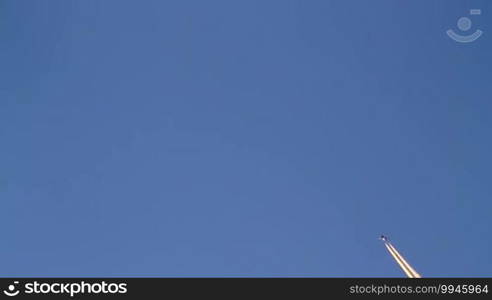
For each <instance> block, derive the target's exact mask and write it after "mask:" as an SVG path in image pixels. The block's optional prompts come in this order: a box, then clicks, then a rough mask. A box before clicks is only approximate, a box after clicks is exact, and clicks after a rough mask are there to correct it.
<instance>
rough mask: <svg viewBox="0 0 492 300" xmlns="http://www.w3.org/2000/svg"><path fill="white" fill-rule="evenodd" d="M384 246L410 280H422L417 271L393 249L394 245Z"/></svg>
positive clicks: (386, 244)
mask: <svg viewBox="0 0 492 300" xmlns="http://www.w3.org/2000/svg"><path fill="white" fill-rule="evenodd" d="M384 245H385V246H386V249H388V251H389V252H390V254H391V256H393V258H394V259H395V260H396V262H397V263H398V265H399V266H400V268H401V269H402V270H403V272H405V274H406V275H407V276H408V277H409V278H421V277H422V276H420V274H419V273H417V271H415V270H414V269H413V268H412V266H410V264H409V263H408V262H407V261H406V260H405V259H404V258H403V256H402V255H401V254H400V253H399V252H398V251H397V250H396V249H395V247H393V245H392V244H391V243H389V242H385V243H384Z"/></svg>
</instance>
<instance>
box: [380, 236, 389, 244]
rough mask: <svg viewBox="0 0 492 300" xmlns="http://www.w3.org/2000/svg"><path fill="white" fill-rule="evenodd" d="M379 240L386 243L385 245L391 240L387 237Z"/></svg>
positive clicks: (381, 237)
mask: <svg viewBox="0 0 492 300" xmlns="http://www.w3.org/2000/svg"><path fill="white" fill-rule="evenodd" d="M379 239H380V240H381V241H383V242H385V243H386V242H389V238H388V237H387V236H385V235H381V236H380V237H379Z"/></svg>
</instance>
